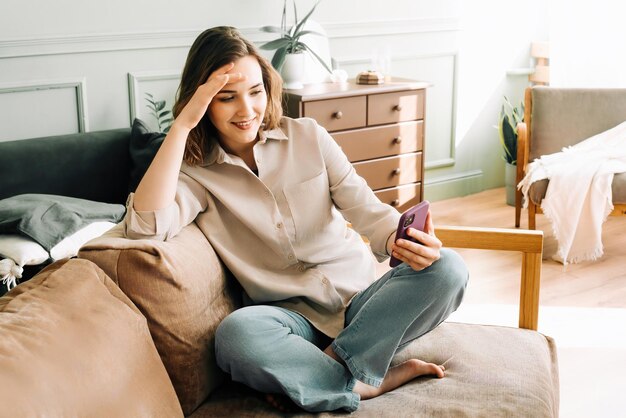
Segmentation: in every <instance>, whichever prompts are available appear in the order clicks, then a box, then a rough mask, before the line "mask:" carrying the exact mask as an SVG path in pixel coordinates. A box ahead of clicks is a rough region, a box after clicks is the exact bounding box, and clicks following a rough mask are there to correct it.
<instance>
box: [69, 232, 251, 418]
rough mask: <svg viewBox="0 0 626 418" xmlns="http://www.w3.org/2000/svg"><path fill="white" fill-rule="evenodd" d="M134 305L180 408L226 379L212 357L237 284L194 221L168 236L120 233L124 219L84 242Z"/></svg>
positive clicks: (191, 406) (85, 254)
mask: <svg viewBox="0 0 626 418" xmlns="http://www.w3.org/2000/svg"><path fill="white" fill-rule="evenodd" d="M79 257H81V258H86V259H89V260H91V261H93V262H94V263H96V264H97V265H98V266H100V267H101V268H102V269H103V270H104V271H105V272H106V273H107V274H108V275H109V276H110V277H111V278H112V279H113V281H114V282H115V283H116V284H117V285H118V286H119V287H120V288H121V289H122V291H123V292H124V293H125V294H126V295H127V296H128V297H129V298H130V299H131V300H132V301H133V302H134V303H135V305H137V307H138V308H139V310H140V311H141V313H142V314H143V315H144V316H145V317H146V318H147V319H148V326H149V327H150V332H151V334H152V337H153V339H154V343H155V345H156V348H157V350H158V351H159V354H160V355H161V359H162V361H163V364H164V365H165V368H166V369H167V372H168V374H169V376H170V378H171V380H172V384H173V385H174V388H175V389H176V394H177V395H178V398H179V400H180V403H181V405H182V408H183V411H184V413H185V415H188V414H190V413H191V412H193V411H194V410H195V409H196V408H197V407H198V406H199V405H200V404H202V402H203V401H204V400H205V399H206V398H207V396H209V394H210V393H211V391H212V390H213V389H215V388H216V387H217V386H218V385H219V384H220V383H221V382H222V379H223V374H222V372H221V370H220V369H219V368H218V367H217V364H216V363H215V348H214V336H215V330H216V328H217V326H218V325H219V323H220V322H221V321H222V319H223V318H224V317H226V315H228V314H229V313H231V312H232V311H233V310H235V309H236V308H237V307H238V302H237V301H238V300H240V299H241V296H240V290H239V288H238V287H236V286H235V281H234V280H233V279H232V278H230V277H227V275H226V272H225V269H224V268H223V266H222V264H221V262H220V260H219V259H218V257H217V255H216V254H215V251H214V250H213V248H212V247H211V245H210V244H209V242H208V241H207V239H206V237H205V236H204V234H203V233H202V232H201V231H200V229H199V228H198V227H197V226H196V224H194V223H192V224H190V225H188V226H187V227H185V228H183V230H181V232H180V233H178V235H176V236H175V237H173V238H172V239H170V240H168V241H156V240H148V239H143V240H130V239H126V238H123V230H122V225H121V224H120V225H117V226H116V227H114V228H113V229H111V230H110V231H108V232H107V233H106V234H104V235H103V236H102V237H99V238H96V239H95V240H93V241H90V242H89V243H87V245H85V246H84V247H83V248H81V250H80V252H79Z"/></svg>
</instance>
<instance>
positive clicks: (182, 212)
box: [122, 172, 208, 241]
mask: <svg viewBox="0 0 626 418" xmlns="http://www.w3.org/2000/svg"><path fill="white" fill-rule="evenodd" d="M134 200H135V194H134V193H131V194H130V195H129V196H128V200H127V201H126V216H125V217H124V219H123V221H122V223H123V225H124V234H125V236H126V237H127V238H130V239H155V240H160V241H165V240H167V239H169V238H172V237H174V236H175V235H176V234H178V233H179V232H180V230H181V229H183V228H184V227H185V226H187V225H189V224H190V223H191V222H193V220H194V219H195V218H196V216H198V214H199V213H200V212H202V211H204V210H206V208H207V205H208V199H207V191H206V189H205V188H204V187H203V186H202V185H201V184H200V183H198V182H197V181H195V180H194V179H192V178H191V177H189V176H188V175H187V174H185V173H183V172H181V173H179V176H178V185H177V188H176V196H175V198H174V201H173V202H172V203H171V204H170V205H169V206H167V207H165V208H162V209H157V210H152V211H138V210H135V206H134Z"/></svg>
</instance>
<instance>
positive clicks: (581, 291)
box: [432, 189, 626, 308]
mask: <svg viewBox="0 0 626 418" xmlns="http://www.w3.org/2000/svg"><path fill="white" fill-rule="evenodd" d="M514 212H515V209H514V208H513V207H511V206H507V205H506V204H505V197H504V189H492V190H487V191H484V192H481V193H478V194H475V195H470V196H466V197H461V198H455V199H450V200H445V201H439V202H434V203H433V204H432V213H433V216H434V220H435V224H436V225H437V224H439V225H466V226H488V227H497V228H513V227H514V225H515V223H514ZM527 225H528V222H527V212H526V211H525V210H523V211H522V223H521V227H522V228H527ZM537 228H538V229H541V230H542V231H543V232H544V257H543V258H544V260H543V263H542V274H541V282H542V283H541V299H540V304H541V305H542V306H579V307H614V308H626V216H615V217H613V216H611V217H609V219H608V220H607V222H606V223H605V224H604V226H603V235H602V241H603V244H604V256H603V257H602V258H600V259H599V260H596V261H595V262H583V263H580V264H569V265H567V267H564V266H563V265H562V264H560V263H558V262H556V261H553V260H552V259H551V256H552V254H554V253H555V251H556V247H557V245H556V240H555V239H554V236H553V234H552V230H551V227H550V224H549V223H548V221H547V219H546V218H545V216H544V215H537ZM459 252H463V255H464V258H465V259H466V262H467V263H468V264H469V265H470V271H471V272H472V273H473V274H472V278H471V280H472V281H473V284H474V286H473V287H472V288H471V289H469V290H470V292H468V299H466V300H467V301H473V302H482V303H517V299H518V293H517V292H518V291H519V285H518V283H517V282H518V278H519V272H518V269H517V266H519V259H518V257H520V256H518V255H514V254H508V253H505V252H496V251H475V250H459Z"/></svg>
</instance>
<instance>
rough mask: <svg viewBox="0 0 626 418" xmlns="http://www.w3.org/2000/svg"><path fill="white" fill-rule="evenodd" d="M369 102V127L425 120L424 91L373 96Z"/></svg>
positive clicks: (370, 96)
mask: <svg viewBox="0 0 626 418" xmlns="http://www.w3.org/2000/svg"><path fill="white" fill-rule="evenodd" d="M367 100H368V106H367V124H368V125H382V124H384V123H396V122H404V121H409V120H417V119H423V118H424V90H412V91H399V92H395V93H383V94H372V95H369V96H368V98H367Z"/></svg>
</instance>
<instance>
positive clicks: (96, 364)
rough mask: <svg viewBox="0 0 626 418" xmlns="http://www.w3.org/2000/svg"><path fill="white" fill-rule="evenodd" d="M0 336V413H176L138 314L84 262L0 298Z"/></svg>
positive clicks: (66, 264) (59, 265)
mask: <svg viewBox="0 0 626 418" xmlns="http://www.w3.org/2000/svg"><path fill="white" fill-rule="evenodd" d="M0 336H1V337H0V371H1V372H0V388H2V390H0V405H2V406H1V409H2V413H1V415H2V416H7V417H27V416H28V417H34V416H42V417H43V416H47V417H61V416H76V417H81V416H82V417H87V416H89V417H122V416H128V417H131V416H136V417H139V416H142V417H148V416H149V417H180V416H182V411H181V408H180V404H179V403H178V399H177V398H176V394H175V392H174V389H173V387H172V384H171V382H170V380H169V378H168V376H167V373H166V371H165V368H164V367H163V364H162V363H161V361H160V359H159V355H158V353H157V351H156V349H155V346H154V343H153V341H152V339H151V337H150V332H149V330H148V327H147V325H146V319H145V318H144V317H143V315H141V313H140V312H139V311H138V310H137V308H136V307H135V306H134V305H133V304H132V303H131V302H130V300H129V299H128V298H127V297H126V296H125V295H124V294H123V293H122V292H121V291H120V289H119V288H118V287H117V286H115V284H114V283H113V282H112V281H111V280H110V279H109V278H108V277H107V276H106V275H105V274H104V272H103V271H102V270H100V269H99V268H98V267H97V266H96V265H95V264H93V263H91V262H89V261H87V260H77V259H72V260H69V261H68V260H63V261H59V262H56V263H54V264H52V265H50V266H48V267H47V268H46V269H44V270H43V271H42V272H41V273H39V274H38V275H36V276H35V277H34V278H32V279H31V280H30V281H28V282H26V283H23V284H21V285H19V286H18V287H16V288H14V289H13V290H12V291H11V292H9V293H8V294H6V295H5V296H3V297H2V298H0Z"/></svg>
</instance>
